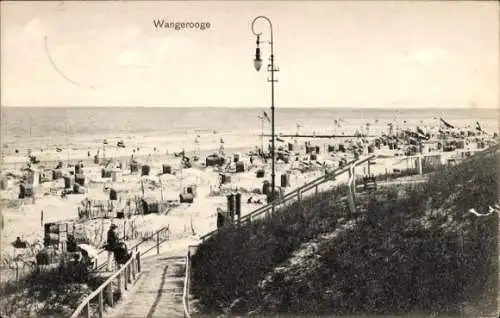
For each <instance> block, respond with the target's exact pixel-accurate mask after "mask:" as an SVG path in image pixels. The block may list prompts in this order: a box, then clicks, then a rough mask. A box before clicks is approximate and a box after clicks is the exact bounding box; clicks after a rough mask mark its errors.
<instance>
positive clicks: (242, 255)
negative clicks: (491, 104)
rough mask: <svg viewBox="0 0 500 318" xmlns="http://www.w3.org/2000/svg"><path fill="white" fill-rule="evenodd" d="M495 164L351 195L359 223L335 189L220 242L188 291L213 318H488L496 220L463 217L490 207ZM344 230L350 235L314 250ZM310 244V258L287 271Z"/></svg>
mask: <svg viewBox="0 0 500 318" xmlns="http://www.w3.org/2000/svg"><path fill="white" fill-rule="evenodd" d="M498 159H499V158H498V154H494V155H491V156H483V155H478V156H476V157H474V158H472V159H469V160H467V161H465V162H463V163H460V164H457V165H455V166H445V167H442V168H441V169H438V170H437V171H436V172H434V173H433V174H432V175H430V176H429V180H428V182H425V183H421V184H409V185H407V186H404V187H403V186H398V187H392V188H383V189H378V190H377V191H375V192H372V193H370V194H366V195H363V194H361V195H358V198H357V204H358V210H360V211H361V213H360V214H358V215H350V214H349V212H348V210H347V206H346V204H345V203H344V202H342V200H338V198H339V197H340V196H341V195H342V191H345V189H342V188H338V189H335V190H332V191H329V192H325V193H320V194H318V195H317V196H314V197H311V198H308V199H307V200H304V201H303V202H301V203H300V204H299V203H295V204H292V205H290V206H288V207H287V208H285V209H284V210H282V211H278V212H277V213H275V215H273V216H271V217H267V218H265V219H262V220H257V221H255V222H253V223H252V224H250V225H248V226H244V227H239V228H238V227H233V228H228V229H227V230H224V231H220V232H219V234H217V235H215V236H213V237H212V238H210V239H208V240H207V241H206V242H204V243H203V244H201V245H200V247H199V249H198V251H197V253H196V254H195V255H194V256H193V263H192V266H193V267H192V275H193V276H192V289H191V291H192V293H193V295H194V296H195V298H196V299H197V300H198V302H199V307H200V308H201V310H202V311H203V312H204V313H210V314H212V313H220V312H223V311H226V312H227V311H231V312H232V313H248V312H254V313H259V314H274V313H286V314H306V313H307V314H309V315H310V314H329V315H331V314H335V315H347V314H351V315H353V314H354V315H355V314H380V315H389V314H392V315H397V314H406V313H414V314H443V315H466V316H485V315H488V314H490V313H491V312H494V311H495V310H496V308H497V304H496V296H497V291H498V290H497V272H498V251H497V246H498V238H497V237H498V236H497V235H498V215H497V214H493V215H491V216H489V217H482V218H476V217H474V216H472V215H470V213H468V212H467V211H468V210H469V209H470V208H474V209H476V210H477V211H478V212H480V213H485V212H487V210H488V209H487V208H488V205H493V204H495V203H496V202H498V199H499V196H498V184H497V180H498V173H497V168H498ZM339 218H342V219H339ZM348 220H352V221H355V222H356V225H355V227H354V228H353V229H351V230H349V231H343V232H339V235H338V236H336V237H335V238H334V239H321V235H322V234H326V233H332V232H335V231H336V230H338V229H339V226H340V225H341V224H345V222H346V221H348ZM312 240H313V241H316V242H318V245H317V249H316V252H315V253H314V257H312V258H309V259H307V260H303V261H302V262H300V263H295V264H292V265H291V264H288V263H287V262H286V260H287V259H289V258H290V257H291V256H292V254H293V252H294V251H296V250H297V249H299V248H300V247H301V244H303V243H307V242H310V241H312ZM278 266H281V267H284V268H285V269H284V270H282V271H280V272H279V273H276V271H275V268H276V267H278ZM273 271H274V272H275V273H274V274H273V275H270V274H272V273H273ZM269 276H271V278H269ZM263 281H266V284H262V282H263ZM236 303H237V305H235V304H236ZM229 307H231V309H230V310H229Z"/></svg>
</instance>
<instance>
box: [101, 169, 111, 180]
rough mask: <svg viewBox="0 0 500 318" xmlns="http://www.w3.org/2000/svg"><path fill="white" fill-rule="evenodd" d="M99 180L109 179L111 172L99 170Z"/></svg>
mask: <svg viewBox="0 0 500 318" xmlns="http://www.w3.org/2000/svg"><path fill="white" fill-rule="evenodd" d="M101 178H111V170H110V169H106V168H102V169H101Z"/></svg>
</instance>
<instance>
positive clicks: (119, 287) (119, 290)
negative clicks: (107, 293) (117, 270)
mask: <svg viewBox="0 0 500 318" xmlns="http://www.w3.org/2000/svg"><path fill="white" fill-rule="evenodd" d="M118 292H119V293H120V295H121V294H122V275H121V274H120V275H118Z"/></svg>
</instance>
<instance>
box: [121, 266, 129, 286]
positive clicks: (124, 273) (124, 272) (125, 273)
mask: <svg viewBox="0 0 500 318" xmlns="http://www.w3.org/2000/svg"><path fill="white" fill-rule="evenodd" d="M127 269H128V267H125V270H124V271H123V272H122V273H123V287H125V290H128V277H127Z"/></svg>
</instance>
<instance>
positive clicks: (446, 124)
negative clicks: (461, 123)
mask: <svg viewBox="0 0 500 318" xmlns="http://www.w3.org/2000/svg"><path fill="white" fill-rule="evenodd" d="M439 120H440V121H441V123H442V124H444V125H445V127H446V128H455V126H453V125H451V124H450V123H448V122H446V121H445V120H444V119H443V117H441V118H439Z"/></svg>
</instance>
